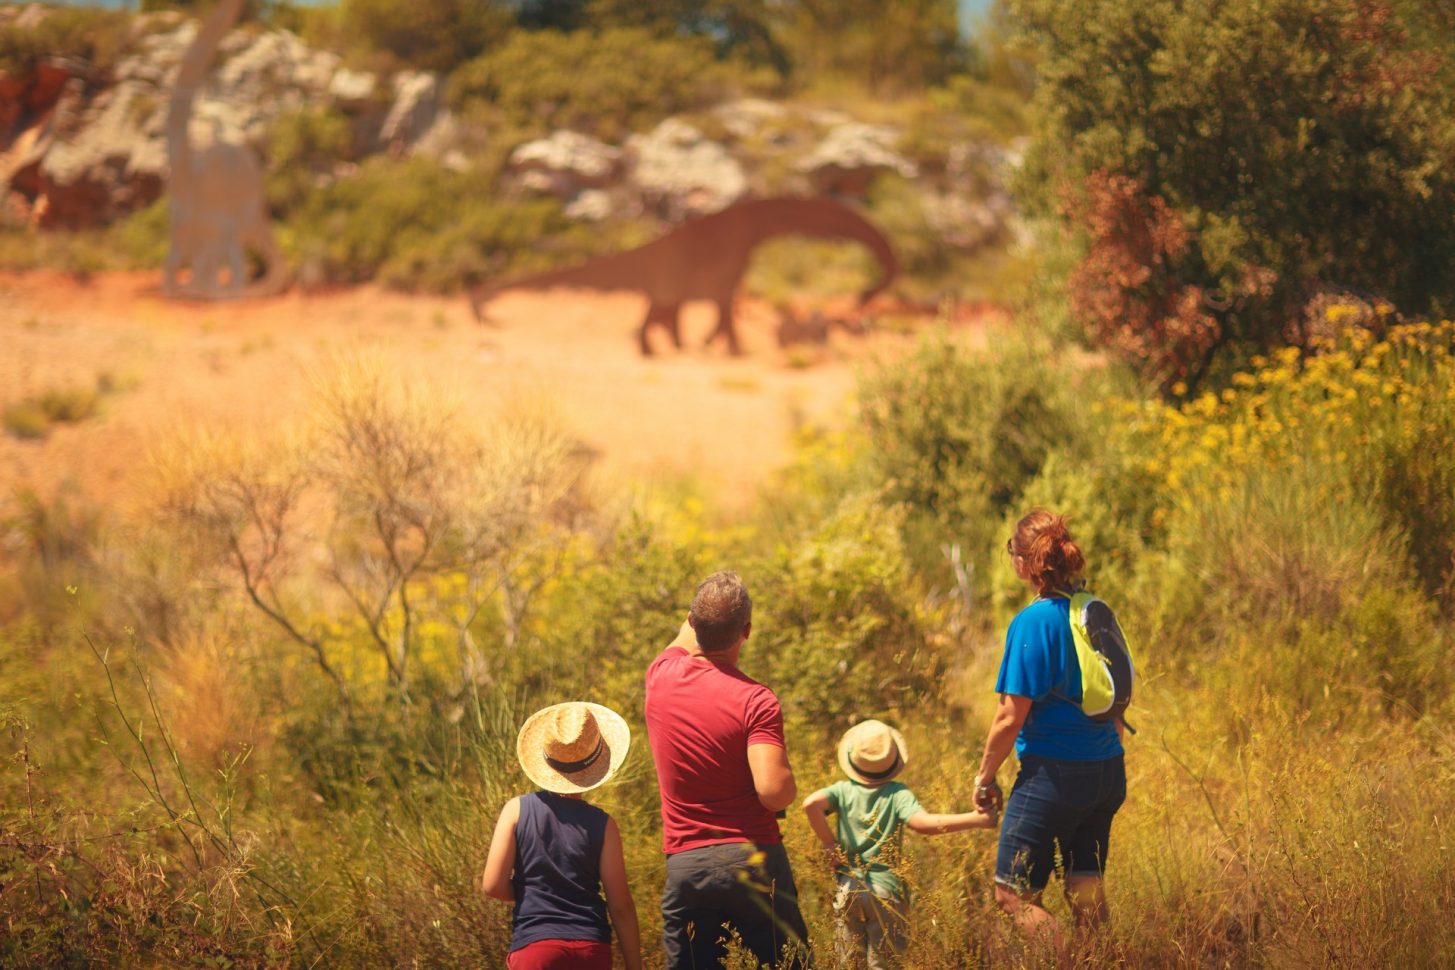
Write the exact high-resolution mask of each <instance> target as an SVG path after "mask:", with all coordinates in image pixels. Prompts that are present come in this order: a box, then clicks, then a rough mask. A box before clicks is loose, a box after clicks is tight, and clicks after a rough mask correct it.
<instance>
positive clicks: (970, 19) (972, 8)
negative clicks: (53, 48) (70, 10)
mask: <svg viewBox="0 0 1455 970" xmlns="http://www.w3.org/2000/svg"><path fill="white" fill-rule="evenodd" d="M50 2H53V3H54V2H61V3H71V4H75V5H78V6H87V7H127V6H129V7H136V6H139V4H138V3H137V0H50ZM301 2H303V3H308V2H309V0H301ZM990 2H991V0H955V3H956V5H957V6H958V7H959V10H960V32H961V33H962V34H965V35H967V36H968V35H969V34H970V31H971V29H972V28H973V27H974V25H975V20H976V18H978V17H979V16H980V15H981V14H983V13H985V8H986V7H988V6H990Z"/></svg>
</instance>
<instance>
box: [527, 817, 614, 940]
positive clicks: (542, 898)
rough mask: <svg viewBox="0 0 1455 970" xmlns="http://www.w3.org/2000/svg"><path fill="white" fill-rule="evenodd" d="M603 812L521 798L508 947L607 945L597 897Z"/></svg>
mask: <svg viewBox="0 0 1455 970" xmlns="http://www.w3.org/2000/svg"><path fill="white" fill-rule="evenodd" d="M606 819H607V816H606V813H605V812H603V811H602V810H601V809H599V808H597V807H596V806H594V805H588V804H586V803H585V802H583V801H581V800H580V799H579V798H566V797H564V796H562V795H555V794H552V793H550V792H543V791H542V792H533V793H531V794H529V795H522V796H521V798H520V818H519V819H518V820H517V821H516V823H515V872H514V873H512V874H511V877H510V888H511V891H512V892H513V893H514V894H515V910H514V912H512V913H511V917H510V927H511V932H510V949H511V951H512V952H513V951H515V950H519V949H520V948H521V947H523V946H527V945H529V944H531V943H535V942H537V941H539V940H592V941H595V942H598V943H610V942H611V925H610V924H609V923H607V921H606V900H605V899H603V898H602V896H601V845H602V843H603V842H604V841H606Z"/></svg>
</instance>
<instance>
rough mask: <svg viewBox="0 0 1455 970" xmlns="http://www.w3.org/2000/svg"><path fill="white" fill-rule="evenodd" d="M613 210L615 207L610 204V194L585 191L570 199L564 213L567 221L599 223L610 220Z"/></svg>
mask: <svg viewBox="0 0 1455 970" xmlns="http://www.w3.org/2000/svg"><path fill="white" fill-rule="evenodd" d="M615 210H616V205H615V203H613V202H612V199H611V193H610V192H607V191H606V190H605V189H587V190H586V191H584V192H582V193H581V194H580V195H578V196H576V198H574V199H572V200H571V202H570V204H569V205H567V206H566V210H565V211H566V218H567V219H579V220H580V221H582V222H600V221H601V220H603V219H607V218H610V217H611V214H612V212H614V211H615Z"/></svg>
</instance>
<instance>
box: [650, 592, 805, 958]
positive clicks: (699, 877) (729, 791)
mask: <svg viewBox="0 0 1455 970" xmlns="http://www.w3.org/2000/svg"><path fill="white" fill-rule="evenodd" d="M752 629H753V601H752V599H751V597H749V596H748V590H747V587H745V586H744V585H743V581H742V580H741V579H740V578H738V575H737V573H732V572H718V573H713V574H712V575H711V576H709V577H707V579H705V580H703V581H702V585H700V586H698V587H697V595H696V596H694V597H693V600H692V610H691V612H690V613H688V615H687V622H686V623H684V624H683V625H682V629H681V631H680V632H679V633H678V634H677V639H676V640H674V641H673V642H672V643H671V644H670V645H669V646H668V647H667V649H665V650H663V651H662V652H661V653H660V654H658V655H657V657H656V659H655V660H653V661H652V665H651V666H650V667H648V668H647V705H646V707H647V710H646V715H647V738H648V741H649V743H650V744H651V748H652V760H653V761H654V762H655V763H656V766H657V783H658V786H659V787H660V788H661V791H662V848H663V851H665V852H666V853H667V884H666V886H665V887H664V888H663V890H662V922H663V924H664V925H663V934H662V935H663V942H664V944H665V946H666V950H667V968H668V970H679V968H682V970H686V968H692V967H699V968H700V967H715V966H718V965H719V963H718V961H720V960H721V959H722V958H723V957H724V956H725V955H726V953H727V948H726V946H725V943H724V940H725V938H726V936H727V933H726V930H727V928H729V927H730V928H732V929H736V930H737V932H738V934H739V936H740V937H741V938H742V941H743V944H744V945H745V946H746V947H747V948H748V949H749V950H751V951H752V953H753V955H754V956H755V957H756V958H757V959H758V961H759V962H760V963H766V964H769V965H770V966H777V965H778V961H779V959H781V956H782V951H783V947H784V946H790V947H791V948H792V949H794V950H795V952H796V953H797V954H798V955H797V956H795V959H794V962H793V963H792V964H791V966H794V967H803V966H807V965H808V955H807V950H808V931H807V929H806V928H805V927H804V924H803V916H802V914H800V913H799V911H798V891H797V889H796V887H795V886H794V884H793V870H792V869H791V868H790V867H789V864H788V853H787V852H786V851H785V850H784V848H783V836H782V834H781V833H780V832H779V831H778V819H777V815H778V814H779V813H780V812H782V810H783V809H785V808H787V807H788V806H789V805H790V804H792V803H793V800H794V798H795V797H797V794H798V786H797V785H796V783H795V782H794V780H793V769H792V768H791V767H790V766H789V764H788V749H787V746H786V744H785V742H784V740H783V711H782V709H781V708H780V707H779V706H778V698H777V697H775V696H774V695H773V692H772V691H771V690H769V689H768V688H766V687H764V686H763V685H762V684H760V683H758V682H757V681H755V680H753V679H752V678H751V677H748V676H747V675H746V674H744V673H743V672H742V671H741V670H739V669H738V666H737V664H738V655H739V654H740V653H741V652H742V649H743V644H744V643H745V642H746V641H747V639H748V634H749V633H751V632H752Z"/></svg>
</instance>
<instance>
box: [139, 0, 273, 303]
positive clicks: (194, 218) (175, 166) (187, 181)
mask: <svg viewBox="0 0 1455 970" xmlns="http://www.w3.org/2000/svg"><path fill="white" fill-rule="evenodd" d="M244 2H245V0H219V2H218V4H217V6H216V7H214V8H213V10H212V12H211V13H210V14H209V15H208V16H207V19H206V20H204V21H203V22H202V26H201V27H200V28H199V29H198V31H197V37H196V39H195V40H193V41H192V44H191V46H190V47H188V48H187V53H186V54H185V55H183V57H182V63H181V66H180V67H179V68H178V72H177V81H176V84H175V85H174V86H173V88H172V95H171V101H170V102H169V104H168V106H167V161H168V165H169V167H170V174H169V176H168V182H169V186H170V196H171V200H170V201H171V247H170V249H169V250H168V252H167V262H166V267H165V272H164V277H163V283H162V288H163V291H164V292H166V293H167V294H168V295H186V296H193V297H202V298H204V299H223V298H227V297H235V296H242V295H244V292H245V282H246V280H247V256H248V253H249V251H251V252H253V253H254V254H256V255H257V256H259V257H261V258H262V259H263V261H264V263H265V264H266V272H265V275H264V277H263V279H262V280H261V281H260V282H259V283H258V284H257V285H256V286H253V287H249V288H246V292H247V293H248V294H249V295H263V294H266V293H272V292H276V291H278V290H280V289H282V288H283V286H284V285H285V284H286V282H287V280H286V275H285V274H286V270H285V267H284V262H283V254H282V253H281V252H280V251H279V249H278V244H277V242H276V241H275V240H274V239H273V230H272V227H271V226H270V225H269V224H268V216H267V210H266V209H265V207H264V204H263V172H262V167H261V166H260V165H259V163H258V160H257V158H256V157H255V156H254V155H253V153H252V152H251V151H250V150H249V149H248V148H247V146H246V145H241V144H236V143H233V142H228V141H224V140H222V138H221V131H220V125H218V124H217V123H216V122H215V121H214V123H213V126H212V139H211V140H210V142H208V143H205V144H201V145H194V144H193V141H192V137H191V132H190V131H189V129H190V127H191V123H192V109H193V105H194V104H195V102H196V100H197V91H198V88H199V87H200V86H201V84H202V81H203V79H204V78H205V77H206V74H207V68H208V66H209V65H210V64H211V63H212V60H213V58H214V57H215V56H216V55H217V48H218V45H219V44H221V43H222V39H223V37H225V36H226V35H227V32H228V31H229V30H231V29H232V26H233V25H234V24H235V23H237V20H238V17H239V16H241V14H242V9H243V3H244ZM184 265H186V266H188V267H189V268H190V269H191V276H190V279H189V280H188V283H187V286H186V287H185V288H182V287H179V286H178V283H177V272H178V270H180V269H181V268H182V267H183V266H184ZM224 266H225V267H227V270H228V276H227V282H226V284H225V285H222V284H220V281H219V279H218V272H219V271H220V270H221V269H222V268H223V267H224Z"/></svg>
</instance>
